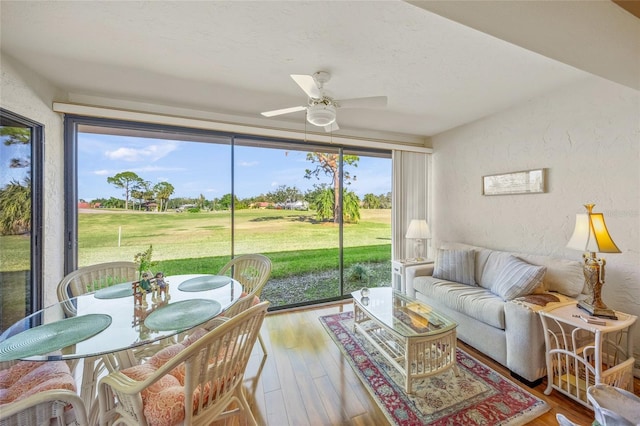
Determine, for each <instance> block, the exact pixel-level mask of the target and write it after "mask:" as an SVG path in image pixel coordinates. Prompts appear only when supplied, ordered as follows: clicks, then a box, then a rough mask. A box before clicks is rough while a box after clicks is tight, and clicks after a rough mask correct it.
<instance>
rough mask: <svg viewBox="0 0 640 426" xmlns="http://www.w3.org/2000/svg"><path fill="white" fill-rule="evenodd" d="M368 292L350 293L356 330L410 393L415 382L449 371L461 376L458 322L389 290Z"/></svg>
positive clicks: (421, 303) (374, 289)
mask: <svg viewBox="0 0 640 426" xmlns="http://www.w3.org/2000/svg"><path fill="white" fill-rule="evenodd" d="M363 291H364V293H365V294H363ZM366 293H367V290H366V289H363V290H358V291H354V292H353V293H351V295H352V296H353V311H354V315H353V317H354V330H355V331H356V332H359V333H360V334H361V335H362V336H364V337H365V338H366V339H367V340H368V341H369V342H371V344H372V345H373V346H375V347H376V348H377V349H378V350H379V351H380V353H381V354H382V355H383V356H384V357H385V358H386V360H387V361H389V363H390V364H391V365H393V366H394V367H395V368H396V369H397V370H398V371H400V373H401V374H402V375H403V376H404V377H405V390H406V392H407V393H412V387H411V385H412V382H413V380H415V379H419V378H423V377H428V376H432V375H434V374H438V373H441V372H443V371H445V370H447V369H449V368H454V369H455V374H456V376H457V375H458V369H457V366H456V327H457V326H458V325H457V324H456V323H455V322H453V321H451V320H450V319H448V318H447V317H445V316H444V315H441V314H440V313H438V312H436V311H435V310H434V309H433V308H431V307H430V306H429V305H428V304H426V303H424V302H422V301H419V300H416V299H414V298H412V297H409V296H407V295H405V294H402V293H400V292H398V291H395V290H393V289H392V288H390V287H380V288H371V289H368V295H367V294H366Z"/></svg>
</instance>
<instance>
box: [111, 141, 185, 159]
mask: <svg viewBox="0 0 640 426" xmlns="http://www.w3.org/2000/svg"><path fill="white" fill-rule="evenodd" d="M177 148H178V144H177V143H171V142H168V143H163V144H160V145H146V146H143V147H141V148H128V147H121V148H118V149H116V150H111V151H106V152H105V156H106V157H107V158H108V159H110V160H120V161H126V162H129V163H133V162H145V161H151V162H154V161H157V160H159V159H161V158H163V157H166V156H167V155H169V154H170V153H171V152H173V151H175V150H176V149H177Z"/></svg>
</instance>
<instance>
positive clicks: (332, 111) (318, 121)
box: [307, 103, 336, 127]
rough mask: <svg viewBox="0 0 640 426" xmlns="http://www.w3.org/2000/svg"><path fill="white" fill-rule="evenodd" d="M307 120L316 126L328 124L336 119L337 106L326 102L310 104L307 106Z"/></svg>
mask: <svg viewBox="0 0 640 426" xmlns="http://www.w3.org/2000/svg"><path fill="white" fill-rule="evenodd" d="M307 121H308V122H309V123H311V124H313V125H314V126H320V127H324V126H328V125H330V124H332V123H333V122H335V121H336V107H335V106H333V105H332V104H325V103H318V104H314V105H310V106H309V107H308V108H307Z"/></svg>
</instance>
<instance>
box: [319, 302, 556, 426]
mask: <svg viewBox="0 0 640 426" xmlns="http://www.w3.org/2000/svg"><path fill="white" fill-rule="evenodd" d="M320 321H321V322H322V324H323V325H324V327H325V329H326V330H327V332H328V333H329V335H330V336H331V338H332V339H333V340H334V342H336V344H337V345H338V347H339V348H340V350H341V351H342V353H343V354H344V355H345V357H346V358H347V360H348V361H349V363H350V364H351V366H352V367H353V369H354V371H355V372H356V373H357V374H358V376H359V377H360V380H361V381H362V382H363V383H364V385H365V387H366V388H367V389H368V390H369V393H370V394H371V395H372V396H373V398H374V399H375V400H376V401H377V402H378V405H379V406H380V408H381V409H382V411H383V412H384V413H385V415H386V416H387V419H388V420H389V422H390V423H391V424H393V425H427V424H429V425H465V426H468V425H469V426H472V425H492V426H493V425H509V426H514V425H523V424H525V423H527V422H530V421H531V420H533V419H535V418H536V417H538V416H540V415H542V414H543V413H545V412H546V411H548V410H549V406H548V405H547V404H546V403H545V402H544V401H542V400H541V399H539V398H537V397H535V396H534V395H532V394H530V393H529V392H527V391H525V390H523V389H522V388H520V387H518V386H517V385H515V384H513V383H511V382H510V381H509V380H507V379H505V378H504V377H503V376H502V375H500V374H498V373H497V372H495V371H493V370H492V369H490V368H489V367H487V366H486V365H484V364H482V363H481V362H479V361H478V360H476V359H474V358H472V357H471V356H470V355H469V354H467V353H466V352H464V351H463V350H461V349H458V352H457V362H458V370H459V372H460V374H459V376H457V377H456V375H455V372H454V371H453V369H449V370H447V371H445V372H443V373H441V374H438V375H435V376H432V377H429V378H426V379H422V380H416V381H414V384H413V386H414V388H413V389H414V392H415V393H414V394H413V395H407V394H406V393H405V392H404V387H403V385H402V384H403V383H404V379H403V378H402V376H401V375H400V373H399V372H398V371H397V370H396V369H395V368H394V367H393V366H391V365H390V364H389V363H388V362H387V361H386V360H385V359H384V357H382V356H381V355H380V353H379V352H378V350H377V349H375V348H374V347H373V345H371V344H370V343H369V342H368V341H367V340H366V339H364V338H362V336H360V335H359V334H354V332H353V312H343V313H340V314H334V315H327V316H324V317H321V318H320Z"/></svg>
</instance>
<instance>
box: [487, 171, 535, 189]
mask: <svg viewBox="0 0 640 426" xmlns="http://www.w3.org/2000/svg"><path fill="white" fill-rule="evenodd" d="M545 175H546V169H535V170H524V171H521V172H510V173H503V174H499V175H488V176H483V177H482V195H510V194H537V193H541V192H546V186H545V180H546V179H545V178H546V176H545Z"/></svg>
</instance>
